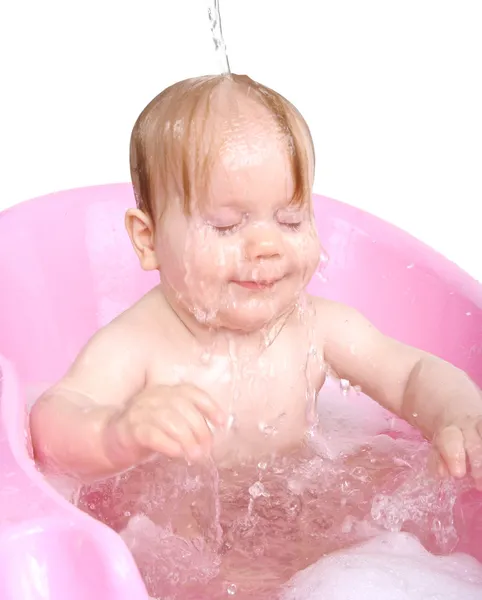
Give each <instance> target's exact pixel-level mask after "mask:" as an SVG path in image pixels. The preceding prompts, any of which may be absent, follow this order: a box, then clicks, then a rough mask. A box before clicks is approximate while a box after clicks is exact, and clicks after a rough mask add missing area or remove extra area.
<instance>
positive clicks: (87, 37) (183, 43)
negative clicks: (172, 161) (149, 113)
mask: <svg viewBox="0 0 482 600" xmlns="http://www.w3.org/2000/svg"><path fill="white" fill-rule="evenodd" d="M207 4H208V3H207V1H206V0H171V1H170V2H168V1H167V0H115V1H114V0H83V1H77V0H2V1H1V2H0V5H1V6H0V52H1V53H0V57H1V58H0V60H1V81H2V84H1V90H2V91H1V96H0V104H1V105H0V160H1V163H0V164H1V189H0V208H6V207H8V206H11V205H13V204H15V203H17V202H20V201H22V200H25V199H27V198H30V197H34V196H38V195H41V194H45V193H48V192H52V191H58V190H61V189H65V188H71V187H78V186H84V185H92V184H99V183H109V182H117V181H127V180H128V179H129V171H128V142H129V136H130V131H131V127H132V125H133V123H134V120H135V118H136V117H137V115H138V113H139V112H140V110H141V109H142V108H143V107H144V105H145V104H146V103H147V102H148V101H149V100H150V99H151V98H152V97H153V96H154V95H156V94H157V93H158V92H159V91H161V90H162V89H163V88H164V87H165V86H167V85H169V84H171V83H173V82H174V81H176V80H179V79H183V78H185V77H189V76H193V75H200V74H205V73H209V72H217V71H218V63H217V59H216V56H215V54H214V50H213V44H212V39H211V35H210V30H209V24H208V19H207ZM295 7H296V8H295ZM221 9H222V17H223V28H224V33H225V38H226V43H227V46H228V53H229V58H230V62H231V68H232V70H233V71H235V72H242V73H247V74H249V75H250V76H251V77H253V78H254V79H258V80H260V81H262V82H263V83H265V84H267V85H270V86H271V87H274V88H276V89H277V90H278V91H280V92H281V93H282V94H284V95H285V96H287V97H288V98H289V99H290V100H291V101H293V102H294V103H295V104H296V105H297V106H298V108H299V109H300V110H301V112H302V113H303V114H304V116H305V117H306V119H307V121H308V123H309V125H310V126H311V129H312V133H313V137H314V140H315V145H316V151H317V174H316V182H315V191H316V192H319V193H322V194H325V195H328V196H331V197H334V198H337V199H339V200H343V201H345V202H348V203H350V204H354V205H357V206H359V207H362V208H364V209H366V210H368V211H370V212H373V213H375V214H377V215H379V216H381V217H383V218H385V219H387V220H389V221H391V222H393V223H395V224H397V225H399V226H400V227H402V228H404V229H406V230H408V231H410V232H411V233H412V234H414V235H415V236H417V237H419V238H420V239H422V240H423V241H425V242H427V243H428V244H430V245H431V246H433V247H435V248H436V249H438V250H439V251H441V252H442V253H444V254H445V255H447V256H448V257H449V258H451V259H452V260H453V261H455V262H456V263H458V264H459V265H460V266H462V267H463V268H465V269H466V270H467V271H469V272H470V273H471V274H472V275H473V276H475V277H476V278H477V279H479V280H481V281H482V235H481V234H480V230H481V218H480V217H479V214H480V208H481V200H482V33H481V32H482V0H451V1H446V0H402V1H398V0H289V1H288V0H221Z"/></svg>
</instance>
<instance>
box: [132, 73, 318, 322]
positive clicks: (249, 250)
mask: <svg viewBox="0 0 482 600" xmlns="http://www.w3.org/2000/svg"><path fill="white" fill-rule="evenodd" d="M130 157H131V175H132V181H133V184H134V191H135V196H136V201H137V208H136V209H132V210H129V211H128V213H127V215H126V225H127V229H128V232H129V235H130V237H131V241H132V243H133V246H134V248H135V250H136V253H137V255H138V257H139V259H140V262H141V266H142V267H143V268H144V269H146V270H151V269H158V270H159V272H160V276H161V285H162V287H163V289H164V293H165V294H166V297H167V298H168V300H169V301H170V302H171V304H173V306H174V308H175V309H176V310H184V311H188V312H189V313H190V314H192V315H194V316H195V317H196V318H197V320H198V321H200V322H204V323H209V324H211V325H213V326H216V327H225V328H228V329H235V330H242V331H253V330H256V329H260V328H261V327H263V326H264V325H266V324H268V323H269V322H270V321H272V320H273V319H275V318H277V317H278V316H280V315H281V314H282V313H284V312H285V311H287V310H289V309H290V308H291V307H293V305H294V304H295V303H296V301H297V298H298V296H299V294H300V293H301V291H302V290H303V289H304V287H305V286H306V284H307V282H308V281H309V280H310V278H311V277H312V275H313V273H314V271H315V270H316V267H317V265H318V262H319V258H320V245H319V242H318V238H317V235H316V231H315V227H314V221H313V211H312V198H311V193H312V183H313V171H314V152H313V144H312V141H311V136H310V132H309V129H308V126H307V125H306V123H305V121H304V119H303V118H302V116H301V115H300V114H299V112H298V111H297V110H296V108H295V107H294V106H293V105H292V104H290V103H289V102H288V101H287V100H285V99H284V98H283V97H282V96H280V95H279V94H277V93H276V92H274V91H273V90H271V89H269V88H267V87H265V86H263V85H260V84H258V83H256V82H254V81H253V80H251V79H250V78H249V77H246V76H240V75H230V76H226V75H218V76H209V77H199V78H194V79H188V80H186V81H181V82H179V83H176V84H174V85H173V86H171V87H169V88H167V89H166V90H164V91H163V92H162V93H161V94H159V96H157V97H156V98H154V100H152V101H151V102H150V103H149V105H148V106H147V107H146V108H145V109H144V110H143V112H142V113H141V115H140V116H139V118H138V119H137V121H136V123H135V125H134V129H133V132H132V137H131V153H130Z"/></svg>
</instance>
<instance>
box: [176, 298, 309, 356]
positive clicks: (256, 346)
mask: <svg viewBox="0 0 482 600" xmlns="http://www.w3.org/2000/svg"><path fill="white" fill-rule="evenodd" d="M165 297H166V300H167V302H168V304H169V306H170V308H171V310H172V311H173V313H174V314H175V316H176V317H177V318H178V319H179V321H180V322H181V323H182V325H183V326H184V327H185V329H186V330H187V332H188V333H189V334H190V335H191V336H192V338H193V340H194V341H195V342H196V344H198V345H199V347H200V350H201V351H206V352H208V353H209V354H223V355H225V354H228V353H229V354H234V355H236V354H240V353H242V354H246V355H247V354H261V353H262V352H264V351H265V350H266V349H267V348H269V347H270V346H271V344H272V343H273V342H274V341H275V339H276V338H277V337H278V336H279V334H280V333H281V331H282V330H283V328H284V327H285V326H286V325H287V324H288V323H289V322H290V321H291V320H292V319H293V318H296V314H297V313H298V312H299V310H298V309H299V305H298V304H296V303H294V304H293V306H291V307H290V308H289V309H288V310H287V311H285V312H284V313H282V314H279V315H276V316H275V317H273V319H272V320H271V321H270V322H269V323H266V324H265V325H264V326H263V327H261V328H260V329H256V330H253V331H243V330H236V329H229V328H227V327H222V326H219V325H217V324H216V323H202V322H200V321H199V320H198V319H196V317H195V315H194V314H193V313H192V312H190V311H189V310H187V309H186V308H184V307H183V306H182V305H180V304H179V303H178V302H176V301H173V300H172V299H171V298H169V296H168V295H166V296H165Z"/></svg>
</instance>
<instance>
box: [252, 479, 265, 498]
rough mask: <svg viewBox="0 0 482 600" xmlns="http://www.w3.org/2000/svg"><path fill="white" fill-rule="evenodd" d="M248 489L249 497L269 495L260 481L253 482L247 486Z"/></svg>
mask: <svg viewBox="0 0 482 600" xmlns="http://www.w3.org/2000/svg"><path fill="white" fill-rule="evenodd" d="M248 491H249V495H250V496H251V498H259V497H260V496H263V497H264V498H268V497H269V493H268V492H267V491H266V489H265V487H264V485H263V484H262V483H261V481H257V482H256V483H253V485H252V486H251V487H250V488H249V490H248Z"/></svg>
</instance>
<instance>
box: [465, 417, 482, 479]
mask: <svg viewBox="0 0 482 600" xmlns="http://www.w3.org/2000/svg"><path fill="white" fill-rule="evenodd" d="M464 439H465V450H466V452H467V457H468V460H469V464H470V472H471V474H472V477H473V478H474V481H475V484H476V486H477V489H482V437H481V436H480V434H479V432H478V430H477V428H475V427H474V428H473V429H472V428H470V429H466V430H464Z"/></svg>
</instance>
